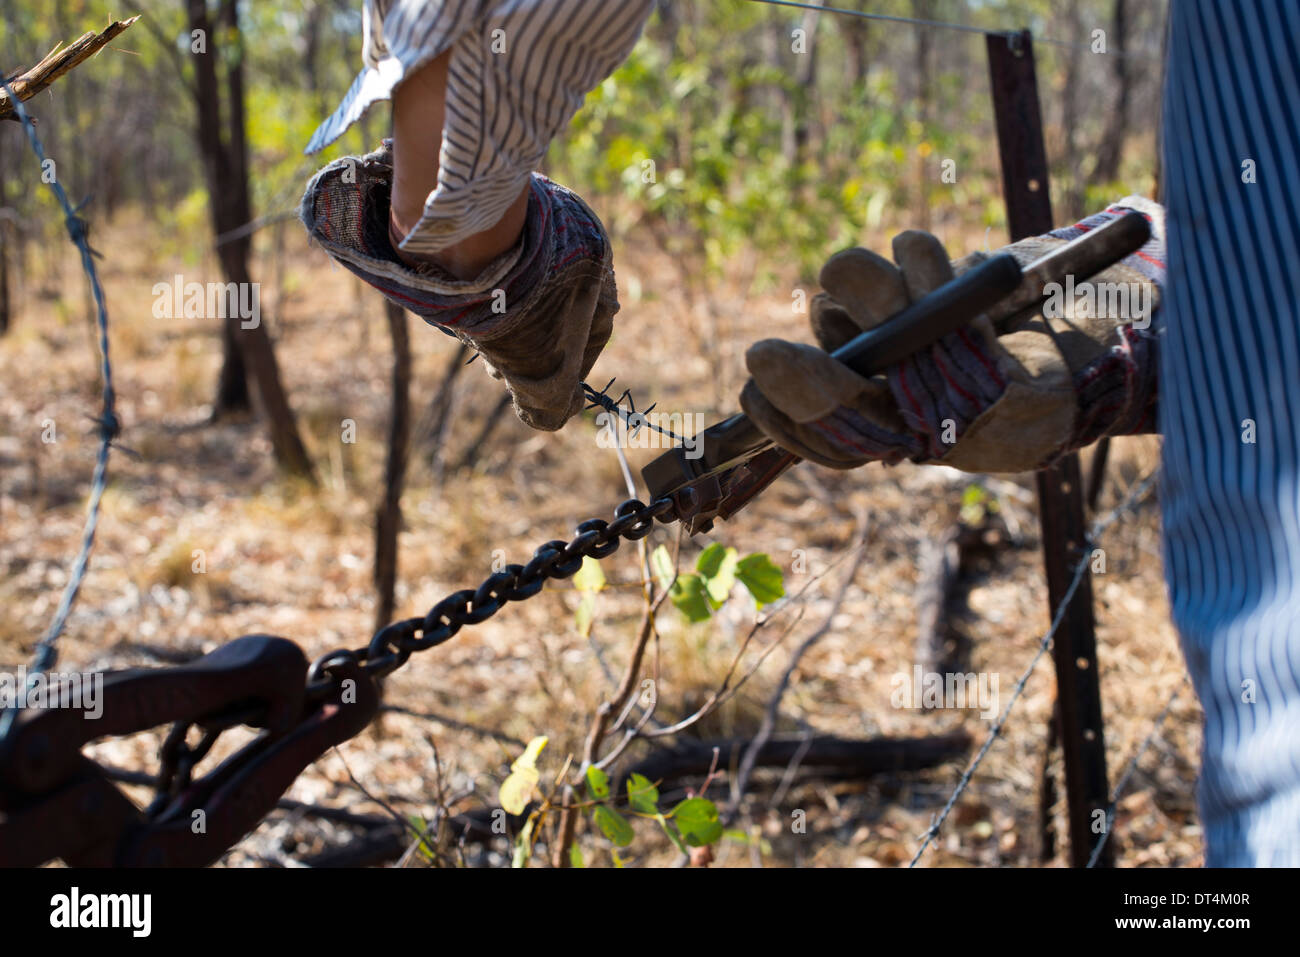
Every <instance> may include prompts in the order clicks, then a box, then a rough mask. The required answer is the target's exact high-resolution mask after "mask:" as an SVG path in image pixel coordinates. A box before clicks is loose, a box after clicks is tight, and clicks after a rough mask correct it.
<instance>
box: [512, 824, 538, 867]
mask: <svg viewBox="0 0 1300 957" xmlns="http://www.w3.org/2000/svg"><path fill="white" fill-rule="evenodd" d="M532 837H533V818H531V817H530V818H529V819H528V820H527V821H526V822H525V823H524V829H523V830H522V831H520V832H519V836H518V837H517V838H515V853H514V856H513V857H512V858H511V860H510V866H511V867H527V866H528V858H529V857H531V856H532V853H533V847H532V844H533V841H532Z"/></svg>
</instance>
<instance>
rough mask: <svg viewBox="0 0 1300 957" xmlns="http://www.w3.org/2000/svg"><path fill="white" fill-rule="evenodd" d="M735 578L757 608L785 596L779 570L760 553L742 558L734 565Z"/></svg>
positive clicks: (770, 560)
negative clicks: (755, 603)
mask: <svg viewBox="0 0 1300 957" xmlns="http://www.w3.org/2000/svg"><path fill="white" fill-rule="evenodd" d="M736 578H737V579H738V580H739V581H740V583H741V584H742V585H744V586H745V587H746V588H748V589H749V593H750V594H751V595H753V596H754V601H755V602H757V603H758V607H759V608H762V607H763V606H764V605H770V604H772V602H774V601H776V600H777V599H778V598H780V597H782V596H783V595H784V594H785V585H784V584H783V582H782V575H781V569H779V568H777V567H776V565H774V564H773V563H772V559H770V558H768V557H767V556H766V555H764V554H763V553H762V552H758V553H756V554H754V555H746V556H745V557H744V558H742V559H741V560H740V561H739V562H738V563H737V564H736Z"/></svg>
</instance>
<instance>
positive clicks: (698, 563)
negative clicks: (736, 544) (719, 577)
mask: <svg viewBox="0 0 1300 957" xmlns="http://www.w3.org/2000/svg"><path fill="white" fill-rule="evenodd" d="M726 554H727V550H726V549H725V548H723V546H722V545H721V543H719V542H714V543H713V544H712V545H710V546H709V547H708V548H706V549H704V551H702V552H700V557H699V558H697V559H696V560H695V570H696V571H697V572H699V573H700V574H701V575H703V576H704V577H705V578H712V577H713V576H714V575H716V574H717V573H718V569H719V568H721V567H722V559H723V557H724V556H725V555H726Z"/></svg>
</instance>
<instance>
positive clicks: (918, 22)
mask: <svg viewBox="0 0 1300 957" xmlns="http://www.w3.org/2000/svg"><path fill="white" fill-rule="evenodd" d="M750 3H764V4H767V5H769V6H773V7H794V8H796V9H798V10H814V11H816V12H818V13H837V14H840V15H841V16H845V17H858V18H859V19H862V20H882V21H884V22H886V23H910V24H912V25H913V26H919V27H933V28H935V29H938V30H957V31H960V32H962V33H980V34H983V35H985V36H1003V35H1007V36H1010V35H1014V33H1015V31H1011V30H992V29H988V28H986V27H977V26H973V25H971V24H969V23H952V22H950V21H948V20H923V19H918V18H916V17H900V16H894V15H891V14H888V13H868V12H866V11H865V10H847V9H845V8H843V7H828V6H825V5H823V4H819V3H801V2H798V0H750ZM1034 40H1035V41H1036V42H1038V43H1048V44H1051V45H1052V46H1055V47H1063V48H1065V49H1079V50H1091V49H1092V48H1091V47H1090V46H1088V45H1087V44H1085V43H1071V42H1069V41H1068V40H1053V39H1051V38H1050V37H1040V36H1035V37H1034ZM1110 55H1111V56H1122V57H1143V58H1145V59H1155V58H1156V56H1157V54H1155V53H1153V52H1152V51H1150V50H1112V51H1110Z"/></svg>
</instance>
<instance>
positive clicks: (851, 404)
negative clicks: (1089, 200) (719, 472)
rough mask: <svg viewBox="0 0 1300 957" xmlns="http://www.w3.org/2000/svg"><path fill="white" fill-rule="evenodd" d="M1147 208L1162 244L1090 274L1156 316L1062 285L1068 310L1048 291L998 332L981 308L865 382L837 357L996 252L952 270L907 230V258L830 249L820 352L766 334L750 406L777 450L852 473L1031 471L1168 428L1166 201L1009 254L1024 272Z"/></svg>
mask: <svg viewBox="0 0 1300 957" xmlns="http://www.w3.org/2000/svg"><path fill="white" fill-rule="evenodd" d="M1134 208H1136V209H1138V210H1139V211H1140V212H1143V213H1144V214H1146V215H1147V217H1148V218H1149V219H1150V220H1151V221H1152V234H1153V238H1152V240H1151V241H1150V242H1149V243H1148V244H1147V245H1146V246H1145V247H1143V249H1142V250H1139V251H1138V253H1136V254H1134V255H1133V256H1130V257H1128V258H1126V259H1125V260H1123V261H1122V262H1120V263H1118V264H1116V265H1115V266H1112V267H1110V268H1109V269H1107V270H1105V271H1103V272H1102V273H1099V274H1098V275H1096V276H1094V277H1090V278H1088V277H1079V279H1077V280H1076V283H1077V285H1078V286H1079V287H1083V285H1084V283H1085V282H1089V283H1091V284H1092V285H1093V287H1094V288H1101V289H1106V288H1107V287H1106V286H1102V285H1100V284H1102V283H1108V284H1109V283H1133V284H1136V285H1135V286H1131V287H1129V289H1130V290H1131V291H1132V292H1134V293H1137V296H1136V297H1131V298H1133V299H1135V300H1136V301H1137V302H1139V303H1145V304H1147V305H1149V307H1150V308H1149V310H1148V312H1147V313H1146V315H1145V316H1141V315H1133V314H1132V312H1130V317H1129V318H1124V317H1118V316H1114V317H1095V316H1093V315H1090V314H1088V313H1089V310H1088V309H1084V308H1076V303H1078V302H1079V300H1078V298H1077V295H1076V299H1075V300H1074V301H1065V302H1062V300H1065V299H1066V296H1065V295H1064V293H1065V292H1066V291H1067V290H1062V293H1063V294H1062V295H1061V296H1060V297H1058V298H1057V300H1056V303H1057V304H1060V305H1063V306H1064V309H1063V310H1057V309H1055V308H1051V307H1050V306H1051V304H1052V300H1049V301H1048V304H1047V305H1045V307H1044V308H1043V311H1042V312H1038V311H1037V310H1026V311H1025V312H1022V313H1020V314H1018V315H1016V316H1013V317H1010V318H1009V319H1008V320H1006V321H1004V322H1001V323H999V326H998V328H996V329H995V328H994V326H993V324H992V323H991V322H990V321H989V319H988V317H986V316H981V317H979V318H977V319H976V320H974V321H973V322H972V323H971V324H970V325H969V326H968V327H966V328H964V329H962V330H960V331H958V332H955V333H952V334H951V335H948V336H946V337H945V338H943V339H941V340H939V341H938V342H936V343H934V344H933V345H931V346H929V347H927V348H925V349H923V350H921V351H920V352H918V353H916V354H915V355H913V356H911V357H909V358H908V359H906V360H904V361H902V362H900V363H898V364H896V365H895V366H893V367H892V368H891V369H889V371H888V373H887V375H885V376H883V377H881V376H878V377H875V378H872V379H867V378H864V377H863V376H860V375H858V374H857V373H856V372H853V371H852V370H850V369H849V368H848V367H847V366H844V365H842V364H840V363H839V362H836V361H835V360H834V359H832V358H831V357H830V356H829V355H827V354H826V353H827V352H829V351H831V350H834V349H836V348H838V347H839V346H841V345H843V344H844V343H845V342H847V341H848V340H849V339H851V338H853V337H854V336H856V335H857V334H858V333H859V332H861V331H864V330H867V329H871V328H874V327H875V326H878V325H880V324H881V323H883V322H886V321H888V319H889V318H890V317H892V316H894V315H896V314H897V313H898V312H899V311H901V310H902V309H903V308H905V307H906V306H907V305H908V304H909V303H910V302H912V301H913V300H915V299H918V298H920V297H922V296H924V295H926V294H927V293H929V292H931V291H932V290H934V289H935V288H937V287H938V286H940V285H942V284H944V283H945V282H947V281H949V280H951V279H952V278H953V277H954V276H955V275H956V274H958V273H959V272H963V271H965V269H967V268H970V267H971V266H973V265H975V264H976V263H977V262H979V261H981V260H982V259H983V257H982V256H973V257H968V258H967V259H965V260H963V261H961V262H959V263H957V264H955V267H954V264H951V263H950V262H949V260H948V256H947V254H946V253H945V252H944V250H943V247H942V245H941V244H940V243H939V241H938V240H937V239H935V238H934V237H933V236H931V235H930V234H928V233H922V232H906V233H902V234H901V235H899V236H897V237H896V238H895V239H894V244H893V252H894V259H895V260H896V261H897V264H898V265H897V266H895V265H894V264H893V263H890V262H888V261H887V260H885V259H884V258H882V257H880V256H878V255H876V254H875V253H872V252H869V251H867V250H865V249H849V250H845V251H844V252H840V253H837V254H836V255H834V256H832V257H831V259H830V260H829V261H828V262H827V263H826V265H825V266H824V267H823V269H822V272H821V277H820V279H821V284H822V287H823V289H824V290H825V292H824V293H822V294H819V295H817V296H816V297H814V299H813V302H812V308H811V320H812V327H813V332H814V334H815V336H816V338H817V341H818V343H820V345H821V349H817V348H815V347H813V346H809V345H802V344H798V343H792V342H785V341H782V340H779V339H765V340H763V341H761V342H757V343H755V344H754V345H753V346H752V347H751V348H750V349H749V351H748V352H747V353H746V355H745V362H746V365H747V366H748V368H749V372H750V375H751V379H750V380H749V382H747V383H746V385H745V387H744V389H743V391H742V392H741V396H740V401H741V406H742V407H743V408H744V410H745V413H746V414H747V415H748V416H749V417H750V418H751V419H753V420H754V422H755V423H756V424H758V426H759V427H760V428H762V429H763V431H764V432H765V433H766V434H767V435H768V436H770V437H771V438H772V439H773V440H774V441H775V442H776V443H777V444H778V445H780V446H782V447H783V448H785V449H787V450H789V451H791V452H794V453H796V454H798V455H800V456H802V457H804V458H807V459H810V460H811V461H814V462H818V463H820V464H822V465H826V466H829V467H831V468H841V469H845V468H855V467H857V466H859V465H864V464H866V463H868V462H876V461H879V462H885V463H887V464H893V463H895V462H898V461H900V460H902V459H903V458H908V459H911V460H912V461H914V462H937V463H942V464H945V465H951V466H953V467H954V468H959V469H963V470H965V471H971V472H1022V471H1029V470H1033V469H1037V468H1042V467H1044V466H1046V465H1049V464H1051V462H1053V461H1054V460H1055V459H1056V458H1058V457H1060V456H1061V455H1063V454H1065V453H1066V452H1069V451H1072V450H1074V449H1078V448H1081V447H1083V446H1085V445H1087V444H1089V443H1091V442H1093V441H1095V440H1097V439H1098V438H1100V437H1101V436H1103V435H1111V434H1124V433H1135V432H1148V431H1154V430H1155V428H1156V415H1155V399H1156V376H1157V370H1158V367H1159V362H1158V355H1157V351H1156V347H1157V339H1156V332H1155V328H1154V324H1153V322H1152V320H1151V312H1154V310H1155V308H1156V306H1157V305H1158V303H1159V297H1160V284H1161V283H1162V282H1163V280H1164V221H1163V220H1164V217H1163V210H1161V208H1160V207H1159V206H1156V205H1155V204H1154V203H1151V202H1150V201H1147V200H1143V199H1141V198H1139V197H1130V198H1128V199H1125V200H1122V201H1121V202H1120V203H1117V204H1116V205H1114V206H1111V207H1109V208H1108V209H1107V210H1106V211H1105V212H1103V213H1100V214H1098V215H1096V216H1093V217H1090V218H1089V219H1086V220H1084V221H1083V222H1082V223H1079V224H1077V225H1076V226H1073V227H1069V228H1067V229H1062V230H1057V231H1055V232H1053V233H1050V234H1048V235H1047V236H1039V237H1035V238H1033V239H1028V240H1023V241H1022V242H1019V243H1015V244H1013V245H1011V246H1008V247H1006V248H1005V249H1004V250H999V252H1008V253H1010V254H1011V255H1013V256H1014V257H1015V258H1016V259H1017V261H1019V262H1020V263H1021V265H1025V264H1027V263H1029V262H1032V261H1033V260H1034V259H1037V258H1038V257H1039V256H1041V255H1044V254H1046V253H1047V252H1050V251H1051V249H1052V248H1053V247H1055V246H1058V245H1062V244H1064V243H1065V242H1067V241H1068V240H1070V239H1073V238H1075V237H1076V236H1077V235H1081V234H1082V233H1083V232H1086V231H1087V230H1088V229H1091V228H1095V227H1096V226H1099V225H1101V224H1102V223H1104V222H1106V221H1108V220H1109V219H1112V218H1114V217H1116V216H1119V215H1122V214H1123V213H1125V212H1127V211H1128V210H1129V209H1134ZM1146 297H1149V298H1146ZM1094 311H1096V312H1100V313H1105V312H1107V311H1108V310H1105V309H1097V310H1094ZM1061 312H1063V315H1061V314H1058V313H1061ZM822 350H825V351H822Z"/></svg>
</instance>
